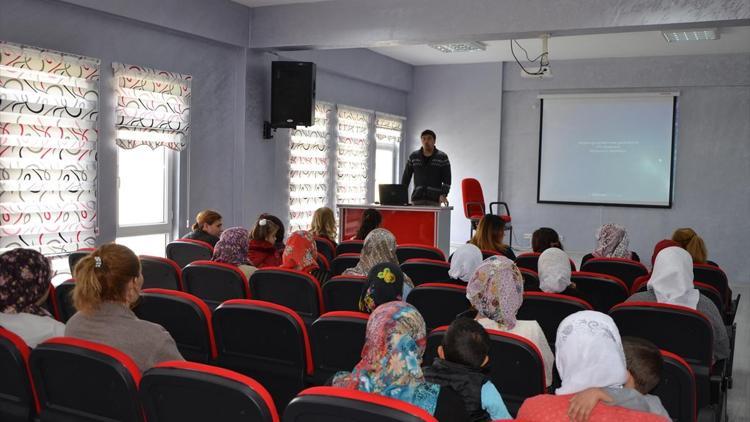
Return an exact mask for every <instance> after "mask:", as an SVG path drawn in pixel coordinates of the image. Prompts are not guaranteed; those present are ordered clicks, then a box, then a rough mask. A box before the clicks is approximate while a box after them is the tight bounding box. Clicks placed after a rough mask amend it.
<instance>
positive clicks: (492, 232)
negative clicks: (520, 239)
mask: <svg viewBox="0 0 750 422" xmlns="http://www.w3.org/2000/svg"><path fill="white" fill-rule="evenodd" d="M504 238H505V220H503V219H502V218H500V216H498V215H495V214H485V215H484V217H482V219H481V220H479V225H478V226H477V231H476V232H475V233H474V237H472V238H471V240H469V243H471V244H472V245H474V246H476V247H478V248H479V249H481V250H486V251H494V252H498V253H501V254H503V255H505V256H506V257H508V259H510V260H511V261H515V260H516V254H515V253H513V249H511V247H510V246H508V245H506V244H504V243H503V239H504Z"/></svg>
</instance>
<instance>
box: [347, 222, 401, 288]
mask: <svg viewBox="0 0 750 422" xmlns="http://www.w3.org/2000/svg"><path fill="white" fill-rule="evenodd" d="M384 262H390V263H391V264H394V265H399V262H398V258H397V257H396V237H395V236H393V233H391V232H389V231H388V230H386V229H375V230H373V231H371V232H370V234H368V235H367V237H365V241H364V243H363V245H362V253H361V255H360V257H359V262H358V263H357V266H356V267H353V268H349V269H347V270H346V271H344V274H345V275H359V276H365V277H367V275H368V274H369V273H370V270H371V269H372V267H374V266H376V265H378V264H381V263H384ZM404 284H405V285H407V286H409V287H410V288H411V287H414V283H412V281H411V279H410V278H409V276H408V275H406V274H404Z"/></svg>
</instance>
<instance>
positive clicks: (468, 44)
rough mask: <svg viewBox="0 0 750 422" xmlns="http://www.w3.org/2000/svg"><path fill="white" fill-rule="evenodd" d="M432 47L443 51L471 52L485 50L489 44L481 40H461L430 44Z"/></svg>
mask: <svg viewBox="0 0 750 422" xmlns="http://www.w3.org/2000/svg"><path fill="white" fill-rule="evenodd" d="M430 47H432V48H434V49H435V50H438V51H440V52H442V53H470V52H472V51H484V50H486V49H487V44H485V43H483V42H480V41H461V42H450V43H445V44H430Z"/></svg>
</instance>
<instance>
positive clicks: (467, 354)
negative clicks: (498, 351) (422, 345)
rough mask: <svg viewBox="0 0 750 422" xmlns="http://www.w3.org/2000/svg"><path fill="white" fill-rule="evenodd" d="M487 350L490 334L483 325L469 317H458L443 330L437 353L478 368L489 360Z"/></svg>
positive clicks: (442, 356) (452, 360)
mask: <svg viewBox="0 0 750 422" xmlns="http://www.w3.org/2000/svg"><path fill="white" fill-rule="evenodd" d="M489 351H490V336H488V335H487V332H486V331H485V330H484V327H482V326H481V325H480V324H479V323H478V322H476V321H475V320H473V319H471V318H458V319H456V320H455V321H453V323H452V324H451V325H450V327H448V331H446V332H445V336H444V337H443V342H442V345H441V346H440V347H439V348H438V355H439V356H440V358H441V359H445V360H447V361H449V362H453V363H458V364H461V365H465V366H468V367H471V368H474V369H479V368H481V367H482V366H484V365H485V364H486V363H487V361H488V360H489V357H488V356H487V355H488V353H489Z"/></svg>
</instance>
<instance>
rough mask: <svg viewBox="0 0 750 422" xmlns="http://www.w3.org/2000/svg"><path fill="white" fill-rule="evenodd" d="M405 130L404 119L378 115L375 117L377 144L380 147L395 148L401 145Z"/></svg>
mask: <svg viewBox="0 0 750 422" xmlns="http://www.w3.org/2000/svg"><path fill="white" fill-rule="evenodd" d="M403 130H404V119H401V118H398V117H394V116H387V115H383V114H378V115H377V116H376V117H375V142H377V144H378V146H381V145H382V146H395V147H396V148H398V146H399V144H401V134H402V133H403Z"/></svg>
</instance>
